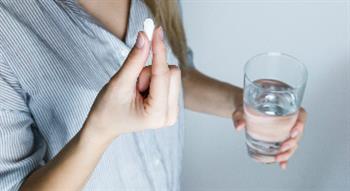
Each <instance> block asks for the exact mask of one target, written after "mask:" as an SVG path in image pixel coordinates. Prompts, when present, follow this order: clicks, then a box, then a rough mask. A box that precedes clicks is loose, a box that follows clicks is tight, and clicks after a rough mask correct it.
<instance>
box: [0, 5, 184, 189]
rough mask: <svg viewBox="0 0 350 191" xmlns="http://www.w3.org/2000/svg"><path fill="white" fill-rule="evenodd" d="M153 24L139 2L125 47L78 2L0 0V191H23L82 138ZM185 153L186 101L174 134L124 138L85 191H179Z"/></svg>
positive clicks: (170, 58)
mask: <svg viewBox="0 0 350 191" xmlns="http://www.w3.org/2000/svg"><path fill="white" fill-rule="evenodd" d="M148 17H151V14H150V11H149V10H148V8H147V7H146V5H145V3H144V2H143V1H142V0H132V2H131V7H130V17H129V21H128V31H127V35H126V40H125V42H123V41H121V40H119V39H118V38H116V37H115V36H114V35H112V34H111V33H109V32H108V31H106V30H105V29H104V28H103V27H102V26H100V25H98V23H97V22H95V21H94V20H93V18H92V17H90V16H89V15H88V14H87V13H86V12H84V10H83V9H82V8H81V7H79V5H78V4H77V3H76V2H75V0H0V190H17V189H18V188H19V187H20V185H21V183H22V182H23V181H24V180H25V178H26V177H27V176H28V175H29V174H30V173H31V172H32V171H34V170H36V169H37V168H39V167H40V166H41V165H45V163H47V161H49V160H50V159H52V158H53V157H54V156H55V155H56V154H57V153H58V152H59V151H60V150H61V149H62V148H63V147H64V146H65V144H66V143H67V142H68V141H69V140H70V139H71V138H72V137H73V136H74V135H75V134H76V133H77V132H78V131H79V130H80V128H81V127H82V125H83V123H84V121H85V119H86V116H87V114H88V112H89V110H90V107H91V105H92V103H93V102H94V99H95V97H96V96H97V94H98V92H99V91H100V89H101V88H102V87H103V85H104V84H105V83H106V82H108V80H109V79H110V77H111V76H112V75H113V74H114V73H116V71H118V69H119V68H120V66H121V65H122V64H123V61H124V59H125V58H126V56H127V55H128V53H129V51H130V48H131V47H132V46H133V45H134V43H135V40H136V34H137V32H138V31H139V30H141V29H142V23H143V21H144V19H145V18H148ZM167 47H168V50H169V51H168V62H169V63H172V64H178V60H177V59H176V58H175V56H174V54H173V53H172V52H171V50H170V49H169V45H167ZM189 56H190V54H189ZM181 100H182V99H181ZM182 147H183V102H182V101H181V112H180V116H179V120H178V122H177V123H176V124H175V125H174V126H172V127H170V128H165V129H159V130H148V131H145V132H140V133H130V134H125V135H122V136H120V137H119V138H117V139H116V140H115V141H114V142H113V143H112V144H111V145H110V147H109V148H108V149H107V150H106V152H105V153H104V155H103V157H102V159H101V160H100V162H99V163H98V165H97V167H96V169H95V170H94V172H93V174H92V176H91V178H90V179H89V181H88V183H87V184H86V186H85V190H140V191H141V190H142V191H143V190H152V191H156V190H164V191H165V190H179V189H180V171H181V159H182ZM76 170H79V169H76Z"/></svg>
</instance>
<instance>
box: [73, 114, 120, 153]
mask: <svg viewBox="0 0 350 191" xmlns="http://www.w3.org/2000/svg"><path fill="white" fill-rule="evenodd" d="M78 136H79V140H80V142H81V143H82V144H83V145H90V146H92V145H93V146H94V147H99V148H106V147H108V146H109V145H110V144H111V143H112V141H113V140H114V139H115V138H116V137H118V135H112V134H109V133H106V132H104V131H102V130H100V129H98V128H97V127H96V125H94V124H93V123H91V122H89V121H86V122H85V123H84V126H83V128H82V129H81V130H80V132H79V135H78Z"/></svg>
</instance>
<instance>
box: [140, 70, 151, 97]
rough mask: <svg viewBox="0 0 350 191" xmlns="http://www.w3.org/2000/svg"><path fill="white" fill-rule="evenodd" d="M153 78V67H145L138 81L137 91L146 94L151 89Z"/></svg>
mask: <svg viewBox="0 0 350 191" xmlns="http://www.w3.org/2000/svg"><path fill="white" fill-rule="evenodd" d="M151 76H152V73H151V66H146V67H144V68H143V69H142V71H141V73H140V76H139V78H138V81H137V82H138V83H137V89H138V90H139V92H145V91H146V90H147V89H148V88H149V84H150V82H151Z"/></svg>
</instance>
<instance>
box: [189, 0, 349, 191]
mask: <svg viewBox="0 0 350 191" xmlns="http://www.w3.org/2000/svg"><path fill="white" fill-rule="evenodd" d="M182 6H183V14H184V23H185V27H186V30H187V31H186V32H187V37H188V41H189V44H190V46H191V47H192V49H193V51H194V53H195V58H194V60H195V64H196V66H197V68H198V69H200V70H201V71H203V72H205V73H206V74H209V75H211V76H213V77H216V78H218V79H221V80H224V81H227V82H230V83H232V84H236V85H238V86H242V82H243V65H244V63H245V61H246V60H247V59H249V58H250V57H252V56H254V55H255V54H257V53H260V52H265V51H271V50H273V51H282V52H286V53H289V54H291V55H294V56H296V57H298V58H299V59H301V60H302V61H303V62H305V64H306V66H307V67H308V70H309V81H308V85H307V89H306V94H305V98H304V102H303V105H304V107H305V108H306V109H307V111H308V113H309V119H308V122H307V127H306V130H305V135H304V139H303V140H302V142H301V144H300V147H299V149H298V151H297V153H296V154H295V156H294V157H293V158H292V159H291V161H290V164H289V166H288V169H287V171H281V170H280V169H279V168H278V167H277V166H275V165H262V164H257V163H255V162H253V161H252V160H251V159H249V158H248V156H247V154H246V147H245V143H244V140H245V139H244V135H243V133H237V132H235V131H234V129H233V126H232V123H231V121H230V120H228V119H223V118H218V117H213V116H208V115H204V114H198V113H193V112H187V113H186V120H187V121H186V130H185V156H184V166H183V168H184V172H183V188H184V190H185V191H202V190H203V191H211V190H215V191H220V190H222V191H226V190H247V191H248V190H249V191H255V190H288V191H289V190H290V191H304V190H311V191H323V190H330V191H338V190H339V191H342V190H349V189H350V121H349V120H350V109H349V108H350V57H349V54H350V53H349V52H350V48H349V46H350V29H349V27H350V2H349V1H347V0H342V1H341V0H328V1H326V0H318V1H317V0H289V1H287V0H274V1H272V0H270V1H268V0H260V1H257V0H255V1H251V0H242V1H238V0H182Z"/></svg>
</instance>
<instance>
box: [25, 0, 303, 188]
mask: <svg viewBox="0 0 350 191" xmlns="http://www.w3.org/2000/svg"><path fill="white" fill-rule="evenodd" d="M97 2H98V4H97ZM79 3H80V4H81V5H82V6H83V7H84V8H85V9H86V11H87V12H89V13H90V14H91V15H92V16H94V17H95V18H96V19H98V20H99V21H100V22H101V23H102V24H103V25H104V27H105V28H106V29H107V30H109V31H111V32H112V33H113V34H115V35H116V36H117V37H118V38H120V39H124V38H125V34H126V31H127V25H126V23H127V18H128V15H129V13H128V10H129V5H130V2H129V0H124V1H110V0H99V1H97V0H89V1H88V0H80V1H79ZM112 10H113V11H112ZM116 10H117V11H116ZM163 35H164V34H163V30H162V28H161V27H158V28H156V29H155V31H154V35H153V40H152V43H151V42H149V41H148V40H147V37H146V35H145V34H144V33H143V32H139V34H138V40H137V43H136V45H135V47H133V49H132V51H131V52H130V54H129V56H128V58H127V59H126V61H125V63H124V64H123V66H122V68H121V69H120V70H119V71H118V72H117V73H116V74H115V75H114V76H113V77H112V78H111V79H110V81H109V82H108V83H107V84H106V85H105V86H104V87H103V88H102V90H101V91H100V92H99V94H98V96H97V98H96V100H95V102H94V104H93V106H92V108H91V111H90V112H89V115H88V117H87V119H86V121H85V123H84V125H83V127H82V128H81V130H80V131H79V132H78V133H77V134H76V135H75V136H74V137H73V138H72V140H71V141H69V142H68V144H67V145H66V146H65V147H64V148H63V149H62V150H61V151H60V152H59V153H58V154H57V155H56V156H55V157H54V158H53V159H52V160H50V161H49V162H48V163H47V164H46V165H45V166H43V167H41V168H39V169H37V170H35V171H34V172H32V173H31V174H30V175H29V176H28V177H27V179H26V180H25V181H24V183H23V185H22V187H21V190H35V191H40V190H53V191H54V190H81V189H82V188H83V187H84V185H85V183H86V182H87V181H88V179H89V177H90V175H91V173H92V171H93V170H94V168H95V167H96V165H97V163H98V161H99V160H100V158H101V156H102V155H103V152H104V151H105V150H106V149H107V148H108V146H109V145H110V144H111V142H112V141H113V140H114V139H116V138H118V136H119V135H121V134H123V133H129V132H138V131H143V130H145V129H150V128H166V127H167V126H170V125H172V124H174V123H175V122H176V119H177V116H178V111H179V103H178V100H179V99H178V98H179V92H180V87H181V83H182V84H183V87H184V99H185V107H186V108H187V109H191V110H193V111H198V112H204V113H208V114H213V115H217V116H222V117H226V118H232V119H233V122H234V126H235V128H236V129H237V130H242V129H244V127H245V120H244V113H243V109H242V89H241V88H238V87H235V86H232V85H230V84H228V83H224V82H221V81H218V80H215V79H212V78H210V77H208V76H206V75H204V74H202V73H200V72H199V71H197V70H195V69H190V68H188V69H184V70H183V71H181V72H180V70H179V69H178V67H176V66H174V65H168V63H167V62H166V60H167V59H166V48H165V45H164V42H163ZM151 47H152V50H153V51H152V52H153V60H152V66H150V67H144V65H145V63H146V60H147V57H148V54H149V52H150V48H151ZM181 73H182V75H181ZM147 89H149V93H148V95H147V96H145V94H144V91H145V90H147ZM116 114H117V115H116ZM305 120H306V112H305V111H304V110H303V109H301V110H300V112H299V116H298V119H297V122H296V124H295V125H294V127H293V129H292V130H291V136H290V138H288V139H287V140H286V141H285V142H284V143H283V145H282V148H281V152H280V154H279V155H277V156H276V161H277V162H279V164H280V166H281V167H282V168H283V169H285V168H286V166H287V161H288V159H289V158H290V157H291V156H292V155H293V153H294V152H295V150H296V148H297V145H298V141H299V140H300V138H301V135H302V133H303V129H304V124H305ZM76 169H79V171H78V170H76Z"/></svg>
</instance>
